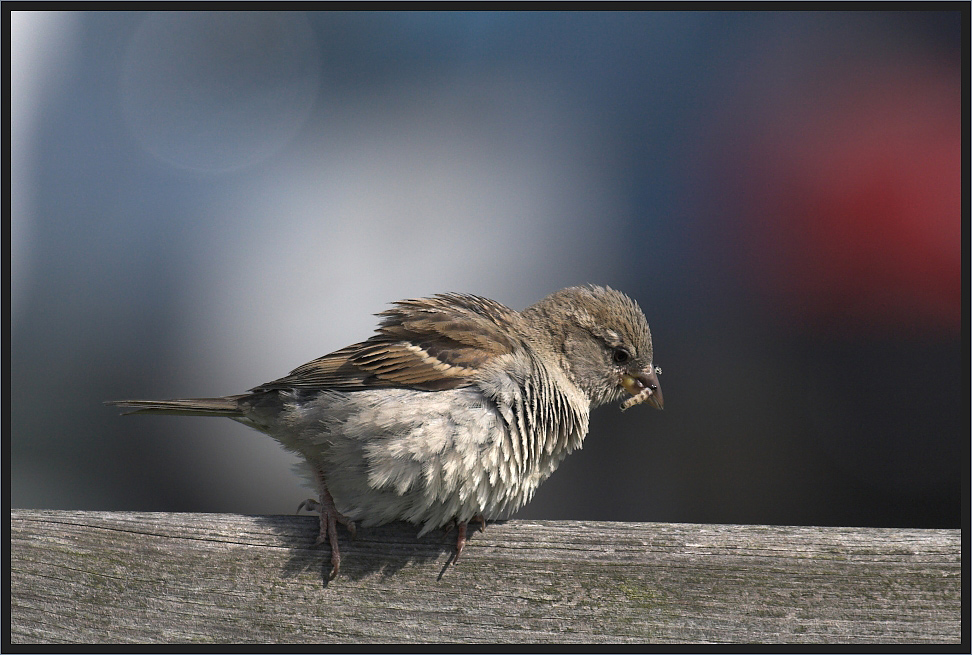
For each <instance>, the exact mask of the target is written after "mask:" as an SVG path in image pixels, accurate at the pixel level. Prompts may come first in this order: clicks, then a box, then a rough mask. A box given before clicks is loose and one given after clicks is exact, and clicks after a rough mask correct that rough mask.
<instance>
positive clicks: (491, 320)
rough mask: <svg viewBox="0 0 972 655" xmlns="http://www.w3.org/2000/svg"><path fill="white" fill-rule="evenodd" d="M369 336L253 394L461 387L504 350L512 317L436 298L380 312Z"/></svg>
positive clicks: (482, 304) (477, 304) (486, 306)
mask: <svg viewBox="0 0 972 655" xmlns="http://www.w3.org/2000/svg"><path fill="white" fill-rule="evenodd" d="M379 316H381V317H382V321H381V324H380V325H379V327H378V329H377V331H376V334H375V335H374V336H372V337H371V338H370V339H368V340H367V341H362V342H361V343H356V344H353V345H350V346H347V347H345V348H342V349H340V350H337V351H335V352H333V353H331V354H329V355H325V356H323V357H321V358H319V359H315V360H314V361H312V362H308V363H307V364H304V365H303V366H300V367H298V368H296V369H294V370H293V371H292V372H291V373H290V375H288V376H286V377H283V378H280V379H279V380H274V381H273V382H268V383H267V384H263V385H260V386H259V387H256V388H255V389H253V391H268V390H271V389H286V388H294V387H302V388H307V387H317V388H322V389H335V390H339V391H354V390H359V389H368V388H374V387H403V388H409V389H423V390H426V391H440V390H443V389H454V388H457V387H463V386H467V385H469V384H471V383H472V379H473V376H474V375H475V374H476V372H477V371H478V370H479V369H480V368H481V367H482V366H483V365H484V364H486V363H487V362H488V361H489V360H491V359H492V358H494V357H497V356H499V355H502V354H505V353H509V352H512V351H513V349H514V347H515V346H516V344H517V342H518V339H519V337H518V334H520V330H519V329H518V325H519V320H520V317H519V314H517V313H516V312H514V311H513V310H511V309H509V308H507V307H505V306H503V305H501V304H499V303H497V302H494V301H492V300H489V299H487V298H481V297H479V296H470V295H465V294H454V293H450V294H439V295H436V296H434V297H432V298H421V299H414V300H403V301H401V302H397V303H395V307H394V308H392V309H389V310H386V311H384V312H381V313H380V314H379Z"/></svg>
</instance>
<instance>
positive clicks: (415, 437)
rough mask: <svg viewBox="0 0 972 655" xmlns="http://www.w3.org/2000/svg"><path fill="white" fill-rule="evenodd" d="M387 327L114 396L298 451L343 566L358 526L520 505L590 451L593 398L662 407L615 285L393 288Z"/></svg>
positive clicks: (645, 349) (450, 520)
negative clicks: (526, 295) (517, 298)
mask: <svg viewBox="0 0 972 655" xmlns="http://www.w3.org/2000/svg"><path fill="white" fill-rule="evenodd" d="M377 316H378V317H379V318H380V321H379V325H378V327H377V328H376V330H375V333H374V334H373V335H371V336H370V337H369V338H367V339H365V340H364V341H361V342H359V343H355V344H352V345H349V346H347V347H345V348H341V349H340V350H336V351H334V352H332V353H330V354H328V355H324V356H323V357H320V358H318V359H315V360H313V361H310V362H308V363H306V364H304V365H302V366H299V367H297V368H296V369H294V370H293V371H291V373H290V374H288V375H286V376H285V377H282V378H279V379H277V380H273V381H271V382H267V383H265V384H261V385H259V386H257V387H254V388H252V389H250V390H249V391H248V392H247V393H243V394H238V395H231V396H223V397H216V398H188V399H173V400H118V401H108V404H110V405H116V406H119V407H122V408H126V409H129V410H131V411H128V412H126V413H127V414H160V413H161V414H177V415H188V416H222V417H227V418H230V419H233V420H235V421H238V422H240V423H243V424H244V425H247V426H249V427H251V428H255V429H256V430H259V431H261V432H264V433H266V434H267V435H269V436H270V437H272V438H273V439H275V440H276V441H277V442H278V443H279V444H281V445H282V446H283V447H284V448H285V449H287V450H289V451H292V452H294V453H296V454H297V455H298V456H299V457H298V459H299V461H300V464H299V465H298V467H299V469H300V471H301V472H302V473H303V474H304V475H305V477H306V478H308V482H310V484H311V485H312V487H313V488H314V489H315V490H316V492H317V497H316V498H313V499H308V500H305V501H304V502H303V503H301V504H300V506H299V507H298V512H299V511H300V510H301V509H305V508H306V509H308V510H310V511H313V512H316V513H317V514H318V515H319V518H320V521H319V531H318V537H317V541H316V544H317V545H320V544H324V543H328V544H329V545H330V549H331V572H330V578H332V579H333V578H334V577H335V576H336V575H337V574H338V571H339V570H340V564H341V554H340V550H339V547H338V539H337V525H338V524H342V525H344V526H345V527H346V528H347V530H348V532H349V533H350V534H351V536H352V537H353V536H354V535H355V533H356V525H357V523H360V524H361V525H362V526H364V527H369V526H375V525H381V524H384V523H389V522H392V521H407V522H410V523H413V524H416V525H419V526H420V528H421V529H420V531H419V534H418V536H419V537H421V536H422V535H423V534H425V533H427V532H428V531H430V530H432V529H435V528H446V529H451V526H456V527H457V528H458V538H457V541H456V551H455V556H454V558H453V564H455V563H457V562H458V559H459V555H460V554H461V553H462V551H463V548H464V546H465V544H466V539H467V534H466V532H467V526H468V524H469V523H470V522H475V521H478V522H479V523H480V525H481V526H482V527H483V528H485V526H486V523H487V521H492V520H497V519H503V518H507V517H508V516H509V515H510V514H512V513H513V512H515V511H516V510H517V509H519V508H520V507H522V506H523V505H524V504H526V503H527V502H529V501H530V500H531V498H532V497H533V495H534V492H535V491H536V489H537V487H538V486H539V485H540V483H541V482H543V481H544V480H546V479H547V478H548V477H549V476H550V475H551V474H552V473H553V472H554V470H556V469H557V467H558V466H559V465H560V463H561V462H562V461H563V459H564V458H565V457H566V456H567V455H568V454H569V453H571V452H572V451H575V450H578V449H579V448H581V446H582V445H583V443H584V438H585V437H586V436H587V433H588V426H589V417H590V413H591V410H592V409H593V408H595V407H598V406H601V405H604V404H606V403H611V402H615V401H618V400H621V399H622V398H626V400H624V402H623V403H622V404H621V409H622V410H626V409H629V408H631V407H633V406H635V405H638V404H641V403H647V404H648V405H649V406H652V407H655V408H656V409H663V400H662V391H661V386H660V384H659V381H658V376H659V375H660V374H661V368H660V367H657V366H655V363H654V352H653V349H652V340H651V332H650V330H649V328H648V321H647V319H646V318H645V315H644V313H643V312H642V310H641V308H640V307H639V306H638V304H637V303H636V302H635V301H634V300H632V299H631V298H630V297H628V296H627V295H625V294H624V293H622V292H620V291H616V290H614V289H612V288H610V287H607V286H597V285H584V286H574V287H569V288H566V289H562V290H560V291H557V292H555V293H552V294H550V295H548V296H546V297H545V298H543V299H542V300H540V301H539V302H537V303H536V304H534V305H531V306H529V307H527V308H526V309H523V310H522V311H515V310H512V309H510V308H508V307H506V306H505V305H502V304H500V303H498V302H496V301H493V300H490V299H488V298H484V297H481V296H476V295H470V294H463V293H441V294H436V295H434V296H430V297H426V298H413V299H408V300H401V301H398V302H395V303H392V308H391V309H387V310H385V311H382V312H380V313H379V314H377Z"/></svg>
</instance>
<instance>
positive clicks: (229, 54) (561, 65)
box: [7, 11, 969, 527]
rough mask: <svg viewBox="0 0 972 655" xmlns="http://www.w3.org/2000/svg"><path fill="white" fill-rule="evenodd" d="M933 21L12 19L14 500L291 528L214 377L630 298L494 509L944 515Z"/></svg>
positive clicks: (951, 445) (954, 276) (791, 518)
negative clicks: (560, 459)
mask: <svg viewBox="0 0 972 655" xmlns="http://www.w3.org/2000/svg"><path fill="white" fill-rule="evenodd" d="M963 25H964V23H963V20H962V16H961V14H960V13H959V12H931V11H929V12H908V13H884V12H874V13H871V12H839V13H802V12H782V13H771V12H767V13H761V12H745V13H732V12H726V13H720V12H715V13H710V12H686V13H680V12H648V13H552V12H551V13H530V12H514V13H478V12H477V13H437V12H421V13H418V12H417V13H381V12H367V13H365V12H362V13H355V12H352V13H343V12H342V13H306V14H304V13H252V14H251V13H205V12H192V13H141V12H125V13H120V12H119V13H98V12H84V13H54V12H51V13H47V12H43V13H21V12H13V13H12V16H11V38H10V47H11V50H10V52H11V105H10V112H11V113H10V119H11V141H10V148H11V158H12V166H11V183H12V185H11V203H12V213H11V250H10V259H9V265H10V273H11V286H10V327H11V342H10V359H9V369H10V377H9V381H10V387H9V389H8V401H9V402H8V410H7V411H8V416H9V419H10V435H11V439H10V451H9V459H8V463H9V470H10V477H9V481H10V496H11V505H12V506H13V507H25V508H64V509H93V510H94V509H97V510H165V511H205V512H236V513H293V511H294V510H295V509H296V507H297V504H298V502H299V501H300V500H302V499H304V498H305V497H307V496H308V495H309V493H308V491H307V490H306V489H303V488H302V487H301V486H300V481H299V479H298V477H297V476H296V475H294V474H293V473H292V471H291V470H290V467H291V465H292V464H293V463H294V461H295V460H294V458H293V456H291V455H289V454H287V453H285V452H284V451H283V450H282V449H281V448H280V447H278V446H277V445H276V443H275V442H273V441H272V440H271V439H270V438H268V437H266V436H264V435H262V434H260V433H257V432H255V431H252V430H250V429H248V428H246V427H244V426H242V425H239V424H236V423H234V422H232V421H226V420H215V419H202V418H181V417H158V416H148V417H127V418H121V417H119V415H118V411H117V410H116V409H115V408H110V407H105V406H104V405H103V404H102V402H103V401H105V400H109V399H119V398H172V397H189V396H213V395H223V394H231V393H238V392H241V391H244V390H246V389H248V388H250V387H253V386H255V385H257V384H259V383H262V382H266V381H268V380H271V379H275V378H277V377H280V376H282V375H284V374H286V373H287V372H289V371H290V370H291V369H293V368H295V367H296V366H298V365H300V364H302V363H304V362H306V361H308V360H310V359H313V358H315V357H318V356H320V355H323V354H325V353H328V352H330V351H332V350H335V349H337V348H340V347H342V346H345V345H347V344H349V343H352V342H354V341H358V340H361V339H364V338H366V337H367V336H368V335H369V334H370V333H371V331H372V330H373V328H374V326H375V324H376V319H375V318H374V316H373V314H374V313H376V312H379V311H381V310H383V309H385V308H387V307H388V303H390V302H391V301H394V300H398V299H402V298H408V297H418V296H425V295H428V294H432V293H436V292H444V291H463V292H469V293H475V294H479V295H484V296H488V297H490V298H493V299H495V300H498V301H500V302H503V303H505V304H507V305H509V306H511V307H513V308H514V309H522V308H524V307H526V306H528V305H530V304H532V303H534V302H536V301H537V300H539V299H540V298H542V297H543V296H545V295H546V294H548V293H551V292H553V291H555V290H557V289H560V288H562V287H565V286H570V285H575V284H582V283H598V284H607V285H610V286H612V287H615V288H617V289H621V290H623V291H625V292H626V293H628V294H629V295H631V296H632V297H634V298H635V299H637V300H638V302H639V303H640V304H641V306H642V307H643V308H644V310H645V313H646V315H647V316H648V321H649V324H650V325H651V329H652V334H653V336H654V341H655V353H656V360H655V361H656V363H657V364H658V365H660V366H661V367H662V368H663V370H664V375H663V376H662V378H661V381H662V386H663V389H664V391H665V403H666V405H665V411H664V412H657V411H654V410H651V409H650V408H647V407H646V406H642V407H638V408H636V409H634V410H632V411H629V412H625V413H624V414H621V413H620V412H619V411H618V410H617V408H616V407H605V408H601V409H599V410H597V411H596V412H595V413H594V415H593V417H592V421H591V432H590V435H589V436H588V438H587V441H586V442H585V445H584V449H583V450H582V451H580V452H577V453H575V454H573V455H572V456H570V457H568V458H567V459H566V460H565V462H564V464H563V465H562V466H561V468H560V470H558V471H557V473H555V474H554V476H553V477H552V478H551V479H550V480H548V481H547V482H546V483H545V484H544V485H542V486H541V487H540V489H539V491H538V492H537V495H536V497H535V499H534V501H533V502H532V503H531V504H530V505H528V506H527V507H526V508H524V509H523V510H521V511H520V512H519V514H518V516H519V517H529V518H551V519H568V518H569V519H592V520H593V519H598V520H625V521H676V522H710V523H764V524H803V525H853V526H888V527H893V526H897V527H905V526H907V527H959V526H960V525H961V521H962V497H963V493H965V492H967V486H968V477H967V474H968V470H969V459H968V452H969V451H968V445H969V429H968V418H969V392H968V383H969V367H968V363H969V351H968V343H969V340H968V331H967V330H968V323H967V316H966V317H965V319H966V322H963V310H962V307H963V297H965V299H966V300H967V287H965V288H964V291H965V293H963V284H964V282H965V281H967V273H968V271H967V269H966V270H965V273H966V275H965V276H963V269H962V254H961V253H962V239H963V238H965V239H967V238H968V234H967V233H965V234H964V235H963V228H962V226H963V223H962V182H963V178H962V176H961V170H962V166H961V164H962V137H961V135H962V125H963V122H964V121H966V120H967V116H965V115H963V113H962V93H961V91H962V89H961V87H962V72H961V63H962V59H963V57H967V53H966V52H964V51H963V49H962V28H963Z"/></svg>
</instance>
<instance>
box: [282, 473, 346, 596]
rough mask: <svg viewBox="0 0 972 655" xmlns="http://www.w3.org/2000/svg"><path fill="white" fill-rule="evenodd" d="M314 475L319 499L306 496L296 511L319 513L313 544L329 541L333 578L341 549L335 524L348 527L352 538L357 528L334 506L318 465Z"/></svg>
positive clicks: (338, 563)
mask: <svg viewBox="0 0 972 655" xmlns="http://www.w3.org/2000/svg"><path fill="white" fill-rule="evenodd" d="M314 475H315V477H316V478H317V488H318V491H319V492H320V496H321V499H320V501H319V502H318V501H316V500H313V499H311V498H308V499H307V500H305V501H303V502H302V503H301V504H300V505H299V506H298V507H297V511H298V512H299V511H300V510H301V509H304V508H306V509H307V510H309V511H311V512H317V513H318V514H319V515H320V531H319V532H318V535H317V541H315V542H314V545H315V546H319V545H320V544H323V543H324V542H325V541H327V542H329V543H330V545H331V576H330V577H331V578H332V579H333V578H334V577H335V576H336V575H337V574H338V570H340V568H341V550H340V549H339V548H338V540H337V524H338V523H340V524H341V525H343V526H344V527H346V528H347V529H348V532H350V533H351V538H352V539H353V538H354V536H355V533H356V532H357V530H356V529H355V525H354V521H351V520H349V519H348V517H346V516H345V515H344V514H341V513H340V512H339V511H338V510H337V507H335V506H334V499H333V498H332V497H331V492H329V491H328V490H327V484H326V483H325V481H324V471H322V470H321V469H320V467H319V466H315V467H314Z"/></svg>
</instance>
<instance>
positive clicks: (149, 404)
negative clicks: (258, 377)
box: [105, 396, 243, 417]
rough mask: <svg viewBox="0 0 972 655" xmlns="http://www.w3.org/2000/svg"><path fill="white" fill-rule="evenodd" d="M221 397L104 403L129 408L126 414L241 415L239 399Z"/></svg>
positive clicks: (110, 401) (238, 397)
mask: <svg viewBox="0 0 972 655" xmlns="http://www.w3.org/2000/svg"><path fill="white" fill-rule="evenodd" d="M240 398H243V396H225V397H223V398H185V399H177V400H109V401H107V402H106V403H105V404H106V405H114V406H116V407H125V408H131V410H132V411H130V412H125V414H126V415H128V414H176V415H180V416H229V417H233V416H243V410H242V409H241V408H240V403H239V400H240Z"/></svg>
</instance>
